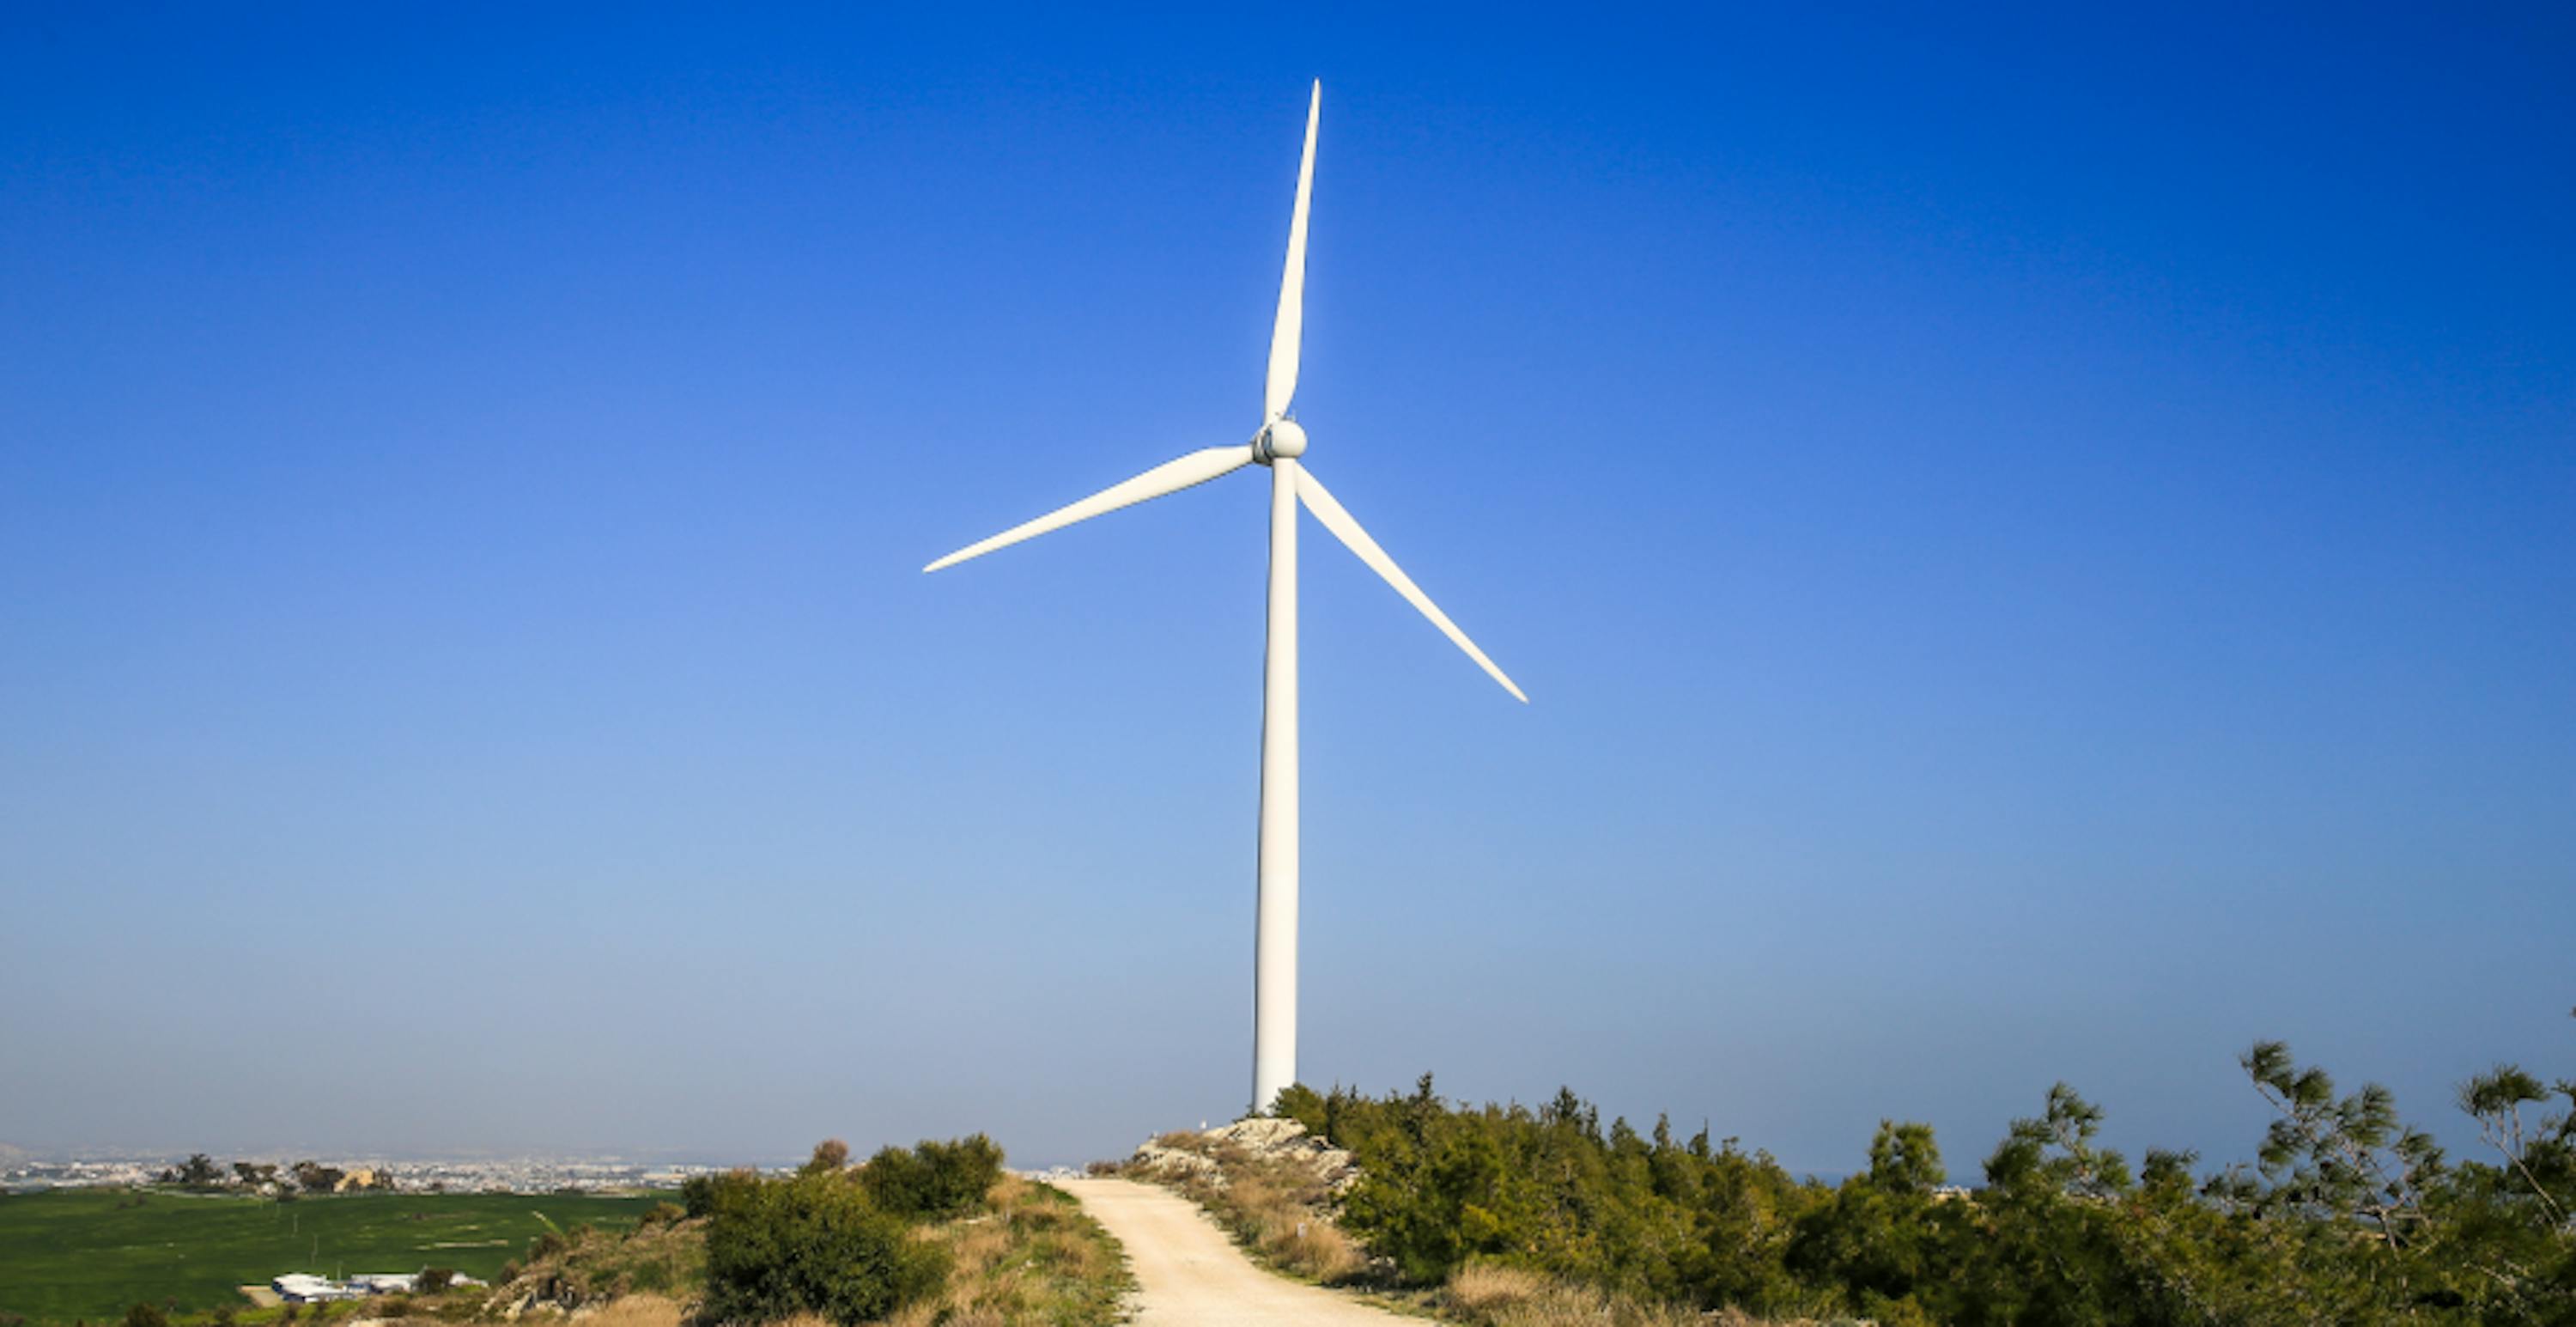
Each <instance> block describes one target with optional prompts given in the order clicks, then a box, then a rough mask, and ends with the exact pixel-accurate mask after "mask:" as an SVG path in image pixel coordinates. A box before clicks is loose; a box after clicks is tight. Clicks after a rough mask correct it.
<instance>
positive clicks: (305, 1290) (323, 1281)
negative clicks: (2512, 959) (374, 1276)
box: [268, 1272, 366, 1304]
mask: <svg viewBox="0 0 2576 1327" xmlns="http://www.w3.org/2000/svg"><path fill="white" fill-rule="evenodd" d="M268 1288H269V1289H271V1290H274V1291H276V1292H277V1297H278V1298H279V1299H282V1300H285V1301H286V1302H287V1303H289V1304H320V1303H326V1302H328V1301H331V1300H335V1299H356V1298H357V1297H358V1296H360V1295H362V1294H365V1293H366V1292H365V1291H363V1290H353V1289H351V1288H349V1287H348V1286H345V1285H342V1284H340V1283H339V1282H337V1281H334V1280H332V1279H330V1278H329V1277H324V1276H315V1275H313V1274H311V1273H310V1272H288V1273H287V1274H285V1275H284V1276H281V1277H278V1278H276V1279H274V1280H272V1281H270V1282H269V1283H268Z"/></svg>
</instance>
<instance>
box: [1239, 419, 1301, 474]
mask: <svg viewBox="0 0 2576 1327" xmlns="http://www.w3.org/2000/svg"><path fill="white" fill-rule="evenodd" d="M1305 454H1306V430H1304V429H1302V428H1299V427H1298V426H1297V421H1296V420H1293V419H1274V420H1272V421H1270V423H1269V424H1268V426H1266V427H1264V428H1263V429H1262V430H1261V432H1259V433H1257V434H1254V435H1253V438H1252V459H1254V460H1256V461H1259V462H1261V463H1262V464H1263V465H1268V464H1270V463H1271V462H1272V461H1275V460H1278V459H1279V458H1280V457H1283V456H1284V457H1287V458H1288V459H1289V460H1292V461H1293V460H1295V459H1297V458H1298V457H1300V456H1303V455H1305Z"/></svg>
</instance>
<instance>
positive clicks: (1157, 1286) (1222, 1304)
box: [1057, 1179, 1409, 1327]
mask: <svg viewBox="0 0 2576 1327" xmlns="http://www.w3.org/2000/svg"><path fill="white" fill-rule="evenodd" d="M1057 1187H1058V1188H1061V1189H1063V1190H1064V1191H1065V1192H1067V1193H1070V1194H1072V1195H1073V1196H1074V1197H1076V1198H1079V1199H1081V1200H1082V1210H1083V1211H1085V1212H1087V1213H1089V1214H1090V1215H1091V1217H1092V1219H1094V1220H1096V1221H1098V1222H1099V1223H1100V1224H1101V1225H1103V1226H1106V1227H1108V1229H1109V1233H1110V1234H1112V1235H1115V1236H1117V1237H1118V1242H1119V1243H1120V1244H1123V1245H1125V1246H1126V1248H1127V1264H1128V1270H1130V1271H1132V1272H1134V1273H1135V1274H1136V1284H1137V1287H1138V1291H1137V1295H1136V1321H1137V1323H1138V1324H1140V1327H1156V1325H1157V1324H1164V1323H1169V1324H1181V1323H1191V1324H1197V1325H1198V1327H1343V1325H1344V1324H1349V1325H1350V1327H1363V1325H1366V1327H1380V1325H1382V1324H1385V1323H1390V1322H1406V1321H1409V1320H1408V1319H1406V1318H1402V1317H1399V1316H1397V1315H1396V1314H1393V1313H1389V1312H1387V1311H1385V1310H1384V1309H1375V1308H1371V1307H1369V1306H1368V1305H1366V1304H1361V1303H1358V1302H1356V1301H1354V1300H1352V1299H1350V1298H1348V1297H1346V1296H1343V1295H1337V1294H1335V1293H1333V1292H1332V1291H1330V1290H1326V1289H1324V1288H1322V1287H1320V1286H1310V1285H1305V1284H1302V1283H1299V1282H1296V1281H1291V1280H1289V1279H1287V1278H1286V1277H1283V1276H1277V1275H1273V1274H1272V1273H1269V1272H1265V1271H1263V1270H1261V1269H1260V1268H1259V1267H1256V1266H1254V1265H1253V1263H1252V1259H1250V1258H1248V1257H1246V1256H1244V1252H1243V1250H1241V1249H1239V1248H1236V1247H1235V1245H1234V1241H1232V1240H1230V1239H1227V1238H1226V1236H1225V1232H1224V1231H1223V1230H1221V1229H1219V1228H1218V1227H1217V1224H1216V1222H1215V1221H1213V1220H1211V1219H1210V1218H1209V1217H1208V1214H1207V1213H1205V1212H1203V1211H1201V1210H1199V1205H1198V1204H1196V1203H1194V1202H1191V1201H1190V1200H1188V1199H1187V1198H1183V1197H1180V1196H1179V1195H1177V1194H1174V1193H1171V1192H1169V1191H1168V1190H1164V1189H1158V1188H1155V1187H1154V1186H1152V1185H1150V1184H1138V1183H1136V1182H1135V1181H1133V1180H1111V1179H1081V1180H1063V1181H1059V1182H1058V1184H1057Z"/></svg>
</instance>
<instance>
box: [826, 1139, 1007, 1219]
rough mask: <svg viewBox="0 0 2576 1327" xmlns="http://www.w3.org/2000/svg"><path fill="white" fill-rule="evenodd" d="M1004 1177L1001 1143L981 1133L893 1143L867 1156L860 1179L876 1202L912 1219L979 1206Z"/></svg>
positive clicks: (943, 1215) (938, 1216)
mask: <svg viewBox="0 0 2576 1327" xmlns="http://www.w3.org/2000/svg"><path fill="white" fill-rule="evenodd" d="M1001 1177H1002V1149H1001V1148H1000V1147H999V1146H997V1145H995V1144H994V1142H993V1140H992V1139H990V1138H987V1137H985V1136H984V1135H982V1134H980V1133H979V1134H976V1135H974V1136H972V1137H969V1138H960V1139H957V1140H955V1141H953V1142H946V1143H934V1142H923V1143H921V1144H920V1145H918V1146H916V1147H914V1148H913V1149H912V1150H910V1151H905V1150H904V1149H902V1148H900V1147H889V1148H886V1149H884V1150H883V1151H880V1152H878V1153H877V1154H876V1155H875V1156H873V1157H870V1158H868V1164H867V1165H866V1166H865V1167H863V1168H861V1170H860V1171H859V1183H860V1185H861V1186H863V1187H864V1188H866V1190H867V1193H868V1197H869V1198H871V1199H873V1200H874V1201H875V1203H876V1205H877V1206H878V1207H880V1208H882V1209H884V1210H886V1211H888V1212H892V1213H895V1214H897V1215H899V1216H902V1217H905V1218H907V1219H910V1220H914V1221H933V1220H943V1219H946V1218H949V1217H956V1216H963V1215H965V1214H966V1213H968V1212H971V1211H973V1210H974V1209H975V1208H976V1207H978V1206H980V1205H981V1204H982V1203H983V1201H984V1195H985V1194H986V1193H988V1192H990V1191H991V1190H992V1187H993V1182H994V1181H995V1180H998V1179H1000V1178H1001Z"/></svg>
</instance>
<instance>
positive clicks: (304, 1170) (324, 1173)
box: [293, 1161, 345, 1193]
mask: <svg viewBox="0 0 2576 1327" xmlns="http://www.w3.org/2000/svg"><path fill="white" fill-rule="evenodd" d="M293 1173H294V1175H295V1183H296V1184H297V1186H298V1187H301V1188H303V1189H305V1190H307V1191H308V1192H312V1193H329V1192H331V1191H332V1190H333V1189H335V1188H338V1187H339V1185H340V1181H341V1180H342V1179H343V1178H345V1172H343V1171H342V1170H341V1169H340V1168H339V1167H337V1166H325V1165H323V1164H321V1163H320V1162H317V1161H298V1162H296V1163H295V1166H294V1171H293Z"/></svg>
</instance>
